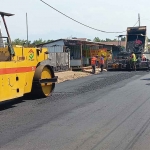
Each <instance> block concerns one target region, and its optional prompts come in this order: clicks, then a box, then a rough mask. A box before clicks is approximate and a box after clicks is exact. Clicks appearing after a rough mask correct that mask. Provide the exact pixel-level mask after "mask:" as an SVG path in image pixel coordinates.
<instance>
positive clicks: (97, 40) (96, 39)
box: [93, 37, 125, 42]
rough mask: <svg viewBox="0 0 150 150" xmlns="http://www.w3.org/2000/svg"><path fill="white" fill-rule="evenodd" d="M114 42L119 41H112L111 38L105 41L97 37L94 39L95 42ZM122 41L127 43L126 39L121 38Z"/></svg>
mask: <svg viewBox="0 0 150 150" xmlns="http://www.w3.org/2000/svg"><path fill="white" fill-rule="evenodd" d="M114 41H118V39H113V40H112V39H110V38H106V39H105V40H103V39H100V38H99V37H95V38H94V39H93V42H114ZM121 41H125V37H123V38H121Z"/></svg>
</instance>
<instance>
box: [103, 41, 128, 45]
mask: <svg viewBox="0 0 150 150" xmlns="http://www.w3.org/2000/svg"><path fill="white" fill-rule="evenodd" d="M100 43H102V44H106V45H115V46H118V45H120V41H119V44H118V41H110V42H100ZM125 44H126V42H125V41H121V46H125Z"/></svg>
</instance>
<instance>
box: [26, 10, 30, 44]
mask: <svg viewBox="0 0 150 150" xmlns="http://www.w3.org/2000/svg"><path fill="white" fill-rule="evenodd" d="M26 28H27V46H28V44H29V43H28V16H27V13H26Z"/></svg>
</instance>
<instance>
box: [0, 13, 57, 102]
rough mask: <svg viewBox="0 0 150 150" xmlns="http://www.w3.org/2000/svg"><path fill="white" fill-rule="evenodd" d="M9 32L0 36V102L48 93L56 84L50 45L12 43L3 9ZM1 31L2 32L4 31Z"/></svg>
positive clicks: (4, 14)
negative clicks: (48, 46) (48, 47)
mask: <svg viewBox="0 0 150 150" xmlns="http://www.w3.org/2000/svg"><path fill="white" fill-rule="evenodd" d="M0 15H1V17H2V20H3V23H4V27H5V29H6V33H7V36H6V37H3V36H0V102H2V101H3V102H4V101H7V100H11V99H15V98H19V97H23V96H24V95H26V94H28V95H31V96H36V97H37V96H38V97H39V98H42V97H48V96H50V95H51V94H52V92H53V91H54V88H55V83H56V82H57V79H58V77H57V76H55V74H54V71H53V66H51V60H50V59H48V49H47V48H36V47H28V46H24V45H20V46H17V45H12V42H11V38H10V35H9V32H8V28H7V25H6V21H5V17H9V16H13V15H14V14H11V13H6V12H0ZM0 35H1V34H0Z"/></svg>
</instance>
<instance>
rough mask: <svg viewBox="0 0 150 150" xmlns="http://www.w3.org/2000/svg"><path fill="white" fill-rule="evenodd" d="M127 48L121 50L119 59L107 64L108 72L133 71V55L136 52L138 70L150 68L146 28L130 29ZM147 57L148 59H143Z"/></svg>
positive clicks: (127, 35) (128, 29)
mask: <svg viewBox="0 0 150 150" xmlns="http://www.w3.org/2000/svg"><path fill="white" fill-rule="evenodd" d="M122 36H126V47H125V49H124V50H120V52H119V54H118V55H117V58H115V59H114V60H113V61H112V62H109V63H108V64H107V66H108V70H110V69H113V70H131V69H132V68H131V67H132V66H131V53H132V52H134V53H135V55H136V58H137V61H136V68H137V69H138V70H141V69H148V70H149V67H150V61H149V60H150V53H149V51H148V38H147V28H146V26H139V27H128V28H127V34H126V35H120V37H122ZM142 55H145V57H146V59H144V60H143V59H142Z"/></svg>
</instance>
